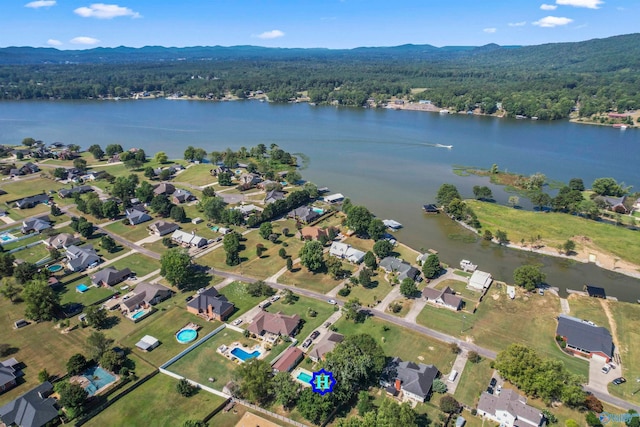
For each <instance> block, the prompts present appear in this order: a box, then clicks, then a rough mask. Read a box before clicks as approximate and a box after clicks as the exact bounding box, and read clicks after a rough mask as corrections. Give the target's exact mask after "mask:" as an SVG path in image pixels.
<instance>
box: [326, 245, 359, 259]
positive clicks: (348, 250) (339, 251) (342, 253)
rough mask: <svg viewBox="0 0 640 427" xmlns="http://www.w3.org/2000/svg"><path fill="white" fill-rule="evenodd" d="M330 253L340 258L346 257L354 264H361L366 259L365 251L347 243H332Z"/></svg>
mask: <svg viewBox="0 0 640 427" xmlns="http://www.w3.org/2000/svg"><path fill="white" fill-rule="evenodd" d="M329 255H331V256H334V257H336V258H340V259H346V260H347V261H349V262H351V263H353V264H360V263H361V262H362V260H363V259H364V256H365V253H364V252H362V251H360V250H358V249H355V248H353V247H351V245H347V244H346V243H342V242H333V243H331V248H329Z"/></svg>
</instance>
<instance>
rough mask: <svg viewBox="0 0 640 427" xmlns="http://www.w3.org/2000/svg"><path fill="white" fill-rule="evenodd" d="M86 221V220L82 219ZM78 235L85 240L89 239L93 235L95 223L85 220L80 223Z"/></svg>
mask: <svg viewBox="0 0 640 427" xmlns="http://www.w3.org/2000/svg"><path fill="white" fill-rule="evenodd" d="M82 219H84V218H82ZM78 233H80V235H81V236H82V237H84V238H85V239H88V238H90V237H91V235H92V234H93V223H92V222H89V221H87V220H86V219H84V221H79V222H78Z"/></svg>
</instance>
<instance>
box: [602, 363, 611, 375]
mask: <svg viewBox="0 0 640 427" xmlns="http://www.w3.org/2000/svg"><path fill="white" fill-rule="evenodd" d="M610 370H611V365H609V364H608V363H607V364H606V365H604V366H603V367H602V373H603V374H608V373H609V371H610Z"/></svg>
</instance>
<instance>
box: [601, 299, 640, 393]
mask: <svg viewBox="0 0 640 427" xmlns="http://www.w3.org/2000/svg"><path fill="white" fill-rule="evenodd" d="M607 303H608V304H609V307H610V311H611V312H612V313H613V317H614V319H615V321H616V335H617V336H618V340H619V344H620V349H619V350H620V356H621V358H622V375H623V376H624V377H626V379H627V382H626V383H624V384H622V385H619V386H617V385H613V384H609V392H610V393H611V394H612V395H614V396H617V397H621V398H622V399H625V400H628V401H630V402H633V403H635V404H640V393H635V394H633V393H634V392H638V390H639V389H640V384H638V383H637V382H636V378H640V363H638V361H639V360H640V306H638V304H630V303H626V302H613V301H607ZM614 375H616V376H617V375H620V370H619V369H616V372H615V373H614ZM611 379H613V378H611Z"/></svg>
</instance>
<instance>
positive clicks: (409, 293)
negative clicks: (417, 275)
mask: <svg viewBox="0 0 640 427" xmlns="http://www.w3.org/2000/svg"><path fill="white" fill-rule="evenodd" d="M400 293H401V294H402V295H404V296H405V297H407V298H411V297H413V296H415V294H416V293H418V287H417V286H416V282H414V281H413V280H412V279H410V278H408V277H407V278H406V279H404V280H403V281H402V283H400Z"/></svg>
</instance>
